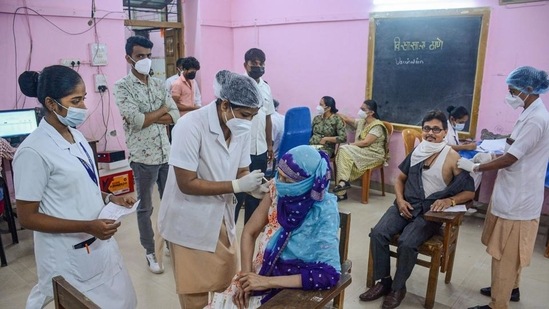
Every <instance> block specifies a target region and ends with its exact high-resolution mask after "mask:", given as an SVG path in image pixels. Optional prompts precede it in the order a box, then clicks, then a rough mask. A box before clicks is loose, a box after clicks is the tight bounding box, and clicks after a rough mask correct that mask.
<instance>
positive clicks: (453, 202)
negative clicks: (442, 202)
mask: <svg viewBox="0 0 549 309" xmlns="http://www.w3.org/2000/svg"><path fill="white" fill-rule="evenodd" d="M450 202H452V205H451V206H450V207H454V206H456V200H454V199H453V198H451V197H450Z"/></svg>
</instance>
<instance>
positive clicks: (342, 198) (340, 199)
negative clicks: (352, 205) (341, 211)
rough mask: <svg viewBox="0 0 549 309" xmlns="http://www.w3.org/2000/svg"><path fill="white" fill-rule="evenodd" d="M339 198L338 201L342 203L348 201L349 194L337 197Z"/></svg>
mask: <svg viewBox="0 0 549 309" xmlns="http://www.w3.org/2000/svg"><path fill="white" fill-rule="evenodd" d="M336 196H337V201H338V202H341V201H344V200H346V199H347V193H345V194H343V195H336Z"/></svg>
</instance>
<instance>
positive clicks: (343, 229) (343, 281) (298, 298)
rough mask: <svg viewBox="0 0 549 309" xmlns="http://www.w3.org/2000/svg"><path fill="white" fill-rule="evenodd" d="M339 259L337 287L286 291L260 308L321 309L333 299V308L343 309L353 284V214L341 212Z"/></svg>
mask: <svg viewBox="0 0 549 309" xmlns="http://www.w3.org/2000/svg"><path fill="white" fill-rule="evenodd" d="M339 219H340V220H339V228H340V230H339V258H340V260H341V277H340V278H339V281H338V283H337V285H336V286H335V287H333V288H331V289H329V290H325V291H305V290H300V289H284V290H282V291H280V292H279V293H278V294H276V295H275V296H274V297H273V298H271V299H270V300H269V301H267V302H266V303H265V304H263V305H261V306H260V307H259V308H261V309H268V308H271V309H273V308H285V309H321V308H326V305H328V304H329V303H330V301H331V300H332V299H333V307H332V306H330V307H329V308H338V309H343V303H344V298H345V288H346V287H347V286H349V285H350V284H351V281H352V279H351V267H352V262H351V260H349V259H348V256H347V253H348V250H349V234H350V232H351V213H350V212H345V211H340V212H339Z"/></svg>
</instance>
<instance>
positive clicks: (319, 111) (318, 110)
mask: <svg viewBox="0 0 549 309" xmlns="http://www.w3.org/2000/svg"><path fill="white" fill-rule="evenodd" d="M316 113H317V114H319V115H322V114H324V107H322V106H320V105H318V106H317V107H316Z"/></svg>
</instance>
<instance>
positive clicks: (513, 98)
mask: <svg viewBox="0 0 549 309" xmlns="http://www.w3.org/2000/svg"><path fill="white" fill-rule="evenodd" d="M521 93H522V92H521ZM505 102H506V103H507V104H509V105H510V106H511V107H512V108H513V109H517V108H519V107H522V106H524V101H523V100H522V99H521V98H520V97H519V96H518V95H512V94H510V93H508V94H507V96H506V97H505Z"/></svg>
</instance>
